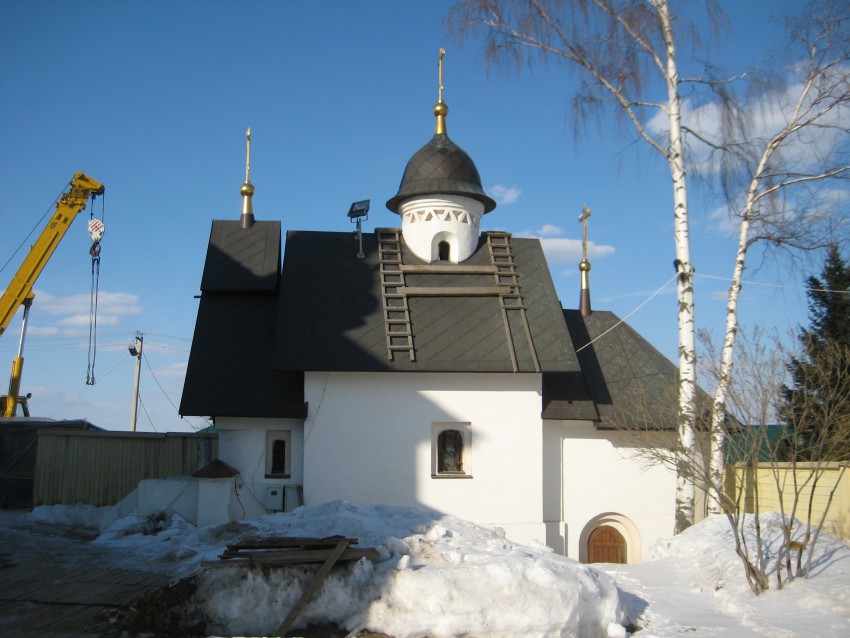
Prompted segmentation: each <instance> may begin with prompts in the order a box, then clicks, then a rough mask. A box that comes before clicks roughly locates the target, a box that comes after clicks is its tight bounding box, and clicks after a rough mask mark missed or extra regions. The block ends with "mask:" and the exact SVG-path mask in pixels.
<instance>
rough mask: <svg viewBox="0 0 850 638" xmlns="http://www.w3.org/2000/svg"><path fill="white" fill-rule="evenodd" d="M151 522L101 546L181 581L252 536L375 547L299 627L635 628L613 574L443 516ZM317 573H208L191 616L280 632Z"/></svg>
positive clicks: (386, 509) (232, 630) (118, 525)
mask: <svg viewBox="0 0 850 638" xmlns="http://www.w3.org/2000/svg"><path fill="white" fill-rule="evenodd" d="M149 526H150V523H149V522H146V521H140V520H137V519H136V518H134V517H126V518H123V519H119V520H118V521H116V522H115V523H114V524H112V525H111V526H109V527H108V528H107V529H105V530H103V533H102V534H101V536H100V537H99V538H98V539H97V541H95V542H97V543H99V544H101V545H103V546H104V547H120V548H122V550H124V553H125V554H126V555H128V556H129V555H135V556H138V555H144V556H145V557H146V559H147V561H148V562H149V563H150V564H160V565H161V564H163V563H172V564H174V565H175V568H177V569H176V570H175V571H177V572H179V573H188V572H190V571H192V570H194V569H196V568H197V567H198V565H199V563H200V561H201V560H210V559H215V558H217V556H218V554H220V553H221V551H222V550H223V548H224V546H225V545H226V544H229V543H234V542H238V541H239V540H241V539H243V538H245V537H246V536H264V535H265V536H308V537H327V536H332V535H342V536H347V537H354V538H357V539H358V540H359V543H358V546H359V547H374V548H376V549H377V550H378V552H379V553H380V560H378V561H377V562H374V563H373V562H371V561H368V560H366V559H362V560H360V561H358V562H356V563H354V564H347V565H344V566H341V567H337V568H335V569H334V570H333V571H332V572H331V574H330V575H329V576H328V578H327V579H326V580H325V583H324V585H323V587H322V589H321V591H320V592H319V594H318V595H317V596H316V597H315V598H314V599H313V602H312V603H311V604H310V605H309V606H308V607H307V608H306V609H305V611H304V612H303V613H302V614H301V615H300V616H299V619H298V621H297V622H296V625H295V627H296V628H298V627H305V626H307V625H308V624H314V623H316V624H318V623H334V624H337V625H339V626H341V627H343V628H345V629H346V630H348V631H351V632H357V631H359V630H362V629H369V630H371V631H378V632H382V633H386V634H389V635H392V636H395V637H396V638H414V637H418V636H425V635H428V636H433V637H434V638H440V637H442V636H447V637H448V636H459V635H463V636H493V637H496V636H499V637H509V636H517V637H519V636H523V637H534V636H540V637H544V636H580V637H581V638H594V637H600V638H609V637H610V638H618V637H622V636H625V635H626V630H625V628H624V627H623V624H624V623H626V622H627V619H626V618H625V616H624V612H623V611H622V607H621V605H620V604H619V598H618V592H617V588H616V587H615V586H614V584H613V581H612V580H611V579H610V578H609V577H608V576H606V575H605V574H603V573H601V572H599V571H597V570H595V569H593V568H591V567H588V566H586V565H582V564H580V563H578V562H576V561H574V560H571V559H568V558H564V557H562V556H558V555H556V554H554V553H553V552H552V551H551V550H549V549H548V548H546V547H542V546H541V547H528V546H523V545H518V544H516V543H513V542H511V541H508V540H506V539H505V537H504V533H503V532H502V531H501V530H498V529H489V528H485V527H481V526H478V525H475V524H473V523H470V522H467V521H464V520H461V519H458V518H455V517H452V516H446V515H443V514H440V513H437V512H433V511H428V510H422V509H416V508H404V507H390V506H382V505H373V506H359V505H353V504H351V503H347V502H342V501H334V502H330V503H325V504H323V505H319V506H315V507H302V508H299V509H298V510H296V511H294V512H292V513H288V514H275V515H271V516H267V517H264V518H262V519H258V520H256V521H250V522H244V523H230V524H228V525H222V526H215V527H209V528H202V529H195V528H193V527H192V526H191V525H189V524H188V523H186V522H185V521H184V520H182V519H181V518H180V517H179V516H177V515H176V514H167V515H164V516H159V517H158V526H159V527H160V531H158V533H156V535H155V536H154V537H152V536H151V535H150V534H149V533H148V532H146V530H147V529H148V528H149ZM315 570H316V568H315V567H291V568H286V569H281V568H276V569H271V570H265V572H264V571H260V570H249V569H243V568H220V569H207V570H203V571H202V572H201V573H200V575H199V576H198V589H197V592H196V595H195V598H194V605H196V607H197V609H195V610H194V611H193V612H192V613H195V614H196V615H199V616H202V617H204V618H206V619H207V621H208V623H209V627H210V629H212V630H214V631H216V632H219V633H224V634H230V635H233V634H236V635H253V636H256V635H268V634H269V633H271V632H273V631H274V630H275V629H276V628H277V626H278V625H279V624H280V622H281V621H282V620H283V618H284V616H285V615H286V613H287V612H288V610H289V609H291V608H292V607H293V606H294V604H295V603H296V601H297V600H298V598H299V597H300V595H301V591H302V590H303V589H304V587H305V586H307V585H308V584H309V582H310V581H311V580H312V575H313V573H315Z"/></svg>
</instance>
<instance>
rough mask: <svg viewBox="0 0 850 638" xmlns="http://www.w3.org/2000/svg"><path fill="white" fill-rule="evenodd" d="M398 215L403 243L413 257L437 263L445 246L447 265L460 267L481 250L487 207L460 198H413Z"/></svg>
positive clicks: (400, 209) (467, 198) (400, 208)
mask: <svg viewBox="0 0 850 638" xmlns="http://www.w3.org/2000/svg"><path fill="white" fill-rule="evenodd" d="M399 214H400V215H401V219H402V222H401V231H402V234H403V235H404V241H405V243H406V244H407V246H408V247H409V248H410V250H411V251H413V254H414V255H416V256H417V257H419V259H422V260H424V261H426V262H428V263H431V262H434V261H438V260H439V259H440V258H441V256H440V244H441V243H442V242H445V243H446V244H447V247H448V260H447V261H450V262H451V263H454V264H457V263H459V262H462V261H464V260H466V259H468V258H469V257H470V256H471V255H472V253H474V252H475V249H476V248H477V246H478V236H479V227H480V225H481V217H483V216H484V204H482V203H481V202H479V201H478V200H475V199H472V198H471V197H462V196H459V195H431V196H428V197H411V198H410V199H407V200H405V201H404V202H403V203H402V204H401V206H399Z"/></svg>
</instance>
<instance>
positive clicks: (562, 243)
mask: <svg viewBox="0 0 850 638" xmlns="http://www.w3.org/2000/svg"><path fill="white" fill-rule="evenodd" d="M540 243H541V244H542V246H543V252H544V253H545V254H546V259H547V261H549V263H553V264H569V263H573V264H576V265H577V264H578V263H579V262H580V261H581V258H582V252H583V251H582V246H581V240H580V239H565V238H552V237H549V238H546V237H541V238H540ZM613 253H614V247H613V246H607V245H604V244H595V243H594V242H592V241H590V242H587V256H588V258H589V259H591V260H592V259H593V257H605V256H606V255H611V254H613Z"/></svg>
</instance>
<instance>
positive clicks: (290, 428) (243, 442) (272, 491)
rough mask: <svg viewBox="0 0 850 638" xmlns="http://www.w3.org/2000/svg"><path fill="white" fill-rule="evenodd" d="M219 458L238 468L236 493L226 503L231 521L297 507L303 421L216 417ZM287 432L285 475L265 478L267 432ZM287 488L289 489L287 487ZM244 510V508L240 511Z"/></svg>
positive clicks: (300, 472)
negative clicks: (227, 503) (288, 446)
mask: <svg viewBox="0 0 850 638" xmlns="http://www.w3.org/2000/svg"><path fill="white" fill-rule="evenodd" d="M216 427H218V431H219V458H220V459H221V460H222V461H224V462H225V463H227V464H228V465H230V466H231V467H233V468H235V469H236V470H238V471H239V477H237V481H236V489H237V493H238V495H239V498H238V499H234V500H233V501H232V502H231V504H230V517H231V520H240V519H243V518H255V517H257V516H262V515H265V514H267V513H268V512H269V511H274V510H281V509H283V508H284V494H286V498H287V499H288V502H287V503H285V507H286V510H291V509H294V507H296V506H297V503H296V502H294V501H295V497H296V495H297V492H296V491H295V490H294V488H295V487H296V486H300V485H302V484H303V467H304V465H303V454H302V449H303V427H304V426H303V423H302V421H301V420H300V419H261V418H247V417H217V418H216ZM275 432H289V433H290V437H289V444H290V450H289V457H288V463H289V466H288V467H287V468H286V469H287V471H288V477H286V478H284V477H267V469H268V466H267V461H268V459H267V452H268V450H267V448H268V442H269V438H270V437H269V433H275ZM287 487H291V488H293V489H292V490H287V489H286V488H287ZM243 510H244V511H243Z"/></svg>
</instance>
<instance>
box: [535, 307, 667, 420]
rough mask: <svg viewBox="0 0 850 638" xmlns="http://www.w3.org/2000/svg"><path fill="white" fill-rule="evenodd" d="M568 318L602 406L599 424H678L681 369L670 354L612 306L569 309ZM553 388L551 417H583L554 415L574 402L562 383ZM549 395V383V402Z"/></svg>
mask: <svg viewBox="0 0 850 638" xmlns="http://www.w3.org/2000/svg"><path fill="white" fill-rule="evenodd" d="M564 320H565V321H566V323H567V325H568V326H569V330H570V335H571V337H572V343H573V345H574V346H575V349H576V351H577V353H578V358H579V361H580V362H581V369H582V372H583V376H584V379H585V382H586V384H587V385H586V387H587V390H588V392H589V397H590V398H591V399H592V400H593V403H595V405H596V410H597V411H598V417H597V420H598V422H599V425H598V427H599V428H602V429H609V428H610V429H620V428H623V429H653V430H658V429H661V430H668V429H675V428H676V405H677V402H676V388H677V383H678V369H677V367H676V366H675V365H674V364H673V363H671V362H670V360H669V359H667V358H666V357H664V355H662V354H661V353H660V352H658V350H656V349H655V347H654V346H652V345H651V344H650V343H649V342H648V341H647V340H646V339H644V338H643V337H642V336H640V335H639V334H638V333H637V332H635V331H634V330H633V329H632V328H631V327H630V326H629V325H628V324H626V323H624V322H621V320H620V319H619V318H618V317H617V316H616V315H615V314H614V313H612V312H607V311H594V312H593V313H591V314H590V315H589V316H587V317H583V316H582V315H581V313H580V312H579V311H578V310H564ZM587 344H590V345H587ZM585 346H586V347H585ZM576 387H578V384H577V383H575V384H573V388H576ZM550 392H551V395H550V397H549V401H548V404H549V408H550V412H549V414H550V415H552V416H550V417H549V418H579V417H575V416H573V417H569V416H554V415H556V414H561V415H563V414H565V413H566V412H568V410H569V402H568V401H567V399H566V398H564V396H563V395H564V394H567V392H566V391H565V390H564V389H563V388H562V389H558V388H551V389H550ZM573 392H575V390H573ZM546 397H547V395H546V391H545V386H544V408H545V407H546ZM582 398H583V397H582ZM545 416H546V412H545V409H544V417H545Z"/></svg>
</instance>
